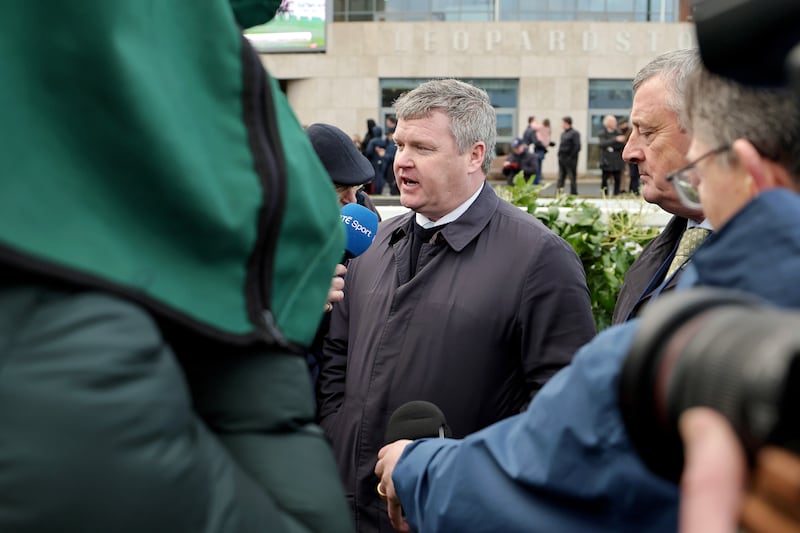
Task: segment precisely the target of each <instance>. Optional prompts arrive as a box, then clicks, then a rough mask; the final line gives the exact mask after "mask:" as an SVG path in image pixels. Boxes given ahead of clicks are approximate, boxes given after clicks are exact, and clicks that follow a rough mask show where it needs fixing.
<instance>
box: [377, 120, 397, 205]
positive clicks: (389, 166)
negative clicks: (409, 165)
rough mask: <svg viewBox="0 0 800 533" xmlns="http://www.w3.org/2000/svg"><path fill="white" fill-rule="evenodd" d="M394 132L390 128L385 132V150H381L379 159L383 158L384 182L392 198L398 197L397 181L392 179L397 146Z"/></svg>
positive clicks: (392, 128)
mask: <svg viewBox="0 0 800 533" xmlns="http://www.w3.org/2000/svg"><path fill="white" fill-rule="evenodd" d="M387 121H388V119H387ZM394 130H395V128H394V127H390V128H389V129H387V130H386V148H384V149H383V153H381V157H383V160H384V164H383V167H384V169H385V171H386V176H385V177H384V181H385V182H386V185H388V186H389V194H391V195H392V196H399V195H400V189H399V188H398V186H397V180H395V178H394V157H395V155H396V154H397V144H396V143H395V142H394ZM379 153H380V152H379Z"/></svg>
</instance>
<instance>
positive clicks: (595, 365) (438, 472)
mask: <svg viewBox="0 0 800 533" xmlns="http://www.w3.org/2000/svg"><path fill="white" fill-rule="evenodd" d="M689 87H690V90H689V92H688V94H687V97H686V102H687V103H686V109H687V110H688V113H687V116H688V117H689V123H688V125H689V126H690V127H691V131H692V134H693V138H692V141H691V145H690V147H689V151H688V155H689V156H690V157H691V158H692V160H693V161H694V164H693V165H690V167H689V168H684V169H682V170H681V171H679V172H677V173H676V174H675V175H674V177H673V178H672V179H671V180H669V182H670V183H672V184H674V185H673V186H676V187H680V188H681V189H682V190H681V192H680V193H677V194H680V197H681V198H686V199H687V203H689V204H690V205H687V206H686V207H693V206H696V202H695V200H696V199H697V198H699V199H701V200H702V207H703V210H704V212H705V213H706V214H707V216H708V219H709V222H711V223H712V224H713V225H714V227H715V228H716V232H715V234H714V235H713V236H712V237H711V238H709V239H708V240H707V241H706V242H705V243H704V245H703V246H702V247H701V248H700V250H699V251H698V252H697V254H696V255H695V257H694V258H693V260H692V263H691V264H690V265H689V266H688V268H687V271H686V273H685V275H684V277H683V280H682V281H681V285H682V286H683V285H686V286H688V285H698V286H707V287H727V288H734V289H738V290H741V291H745V292H749V293H752V294H754V295H756V296H759V297H761V298H764V299H765V300H767V301H769V302H771V303H772V304H774V305H776V306H779V307H791V308H797V307H800V286H798V284H797V283H794V277H795V276H796V273H797V272H800V232H798V231H797V227H798V224H799V223H800V220H798V218H799V217H800V215H799V213H800V195H798V191H800V149H799V148H798V147H800V108H799V107H798V104H799V103H800V102H798V101H797V99H796V97H795V96H794V95H792V94H789V93H787V92H786V91H781V90H767V89H748V88H744V87H742V86H740V85H738V84H736V83H733V82H728V81H724V80H722V79H720V78H717V77H715V76H713V75H711V74H709V73H708V72H706V71H705V70H702V71H699V72H697V73H695V74H694V75H693V77H692V78H691V79H690V80H689ZM733 111H735V112H733ZM775 124H781V125H782V127H781V128H780V129H778V128H775V127H774V125H775ZM639 328H640V323H639V321H638V320H631V321H629V322H627V323H625V324H621V325H618V326H616V327H612V328H609V329H608V330H606V331H604V332H602V333H600V334H599V335H598V336H597V337H596V338H595V339H594V340H593V341H591V342H590V343H589V344H587V345H586V346H584V347H583V348H582V349H581V350H580V351H579V352H578V353H577V354H576V356H575V358H574V359H573V362H572V364H571V365H570V366H569V367H566V368H565V369H563V370H561V371H560V372H559V373H558V374H556V375H555V376H554V377H553V379H551V380H550V381H549V382H548V383H547V384H546V385H545V386H544V387H543V388H542V390H541V391H539V394H538V395H537V396H536V397H535V398H534V399H533V401H532V402H531V404H530V406H529V407H528V409H527V410H526V412H524V413H522V414H520V415H517V416H515V417H513V418H509V419H507V420H504V421H501V422H498V423H497V424H494V425H492V426H490V427H488V428H486V429H484V430H481V431H479V432H477V433H474V434H472V435H469V436H467V437H466V438H464V439H462V440H453V439H424V440H420V441H414V442H412V441H397V442H395V443H392V444H390V445H387V446H386V447H384V448H383V449H381V451H380V452H379V456H378V462H377V465H376V468H375V472H376V475H378V477H380V479H381V485H382V487H383V489H384V492H385V493H386V494H387V496H386V497H387V501H388V505H389V513H390V516H391V518H392V521H393V523H394V524H395V525H396V526H397V527H399V528H401V530H403V529H404V528H407V527H408V525H409V524H410V525H411V526H413V527H414V529H416V530H424V531H467V530H468V531H473V532H480V531H509V532H510V531H531V530H538V531H615V532H618V531H671V532H672V531H676V530H677V527H678V505H679V491H678V486H677V485H676V484H674V483H672V482H669V481H666V480H665V479H663V478H660V477H657V476H656V475H655V474H653V473H652V472H650V471H649V470H648V469H647V468H646V467H645V466H644V464H643V463H642V462H641V460H640V459H639V457H638V456H637V454H636V452H635V451H634V449H633V447H632V444H631V442H630V440H629V437H628V433H627V431H626V429H625V426H624V423H623V420H622V416H621V413H620V408H619V400H618V382H619V377H620V371H621V369H622V366H623V364H624V362H625V358H626V356H627V354H628V353H629V351H630V348H631V345H632V342H633V339H634V337H635V336H636V334H637V333H638V331H639ZM755 355H756V354H754V356H755ZM696 420H697V419H696V418H695V421H696ZM692 481H693V480H692ZM687 482H688V481H687ZM498 509H503V510H504V511H503V512H497V510H498Z"/></svg>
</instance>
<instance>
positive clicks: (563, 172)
mask: <svg viewBox="0 0 800 533" xmlns="http://www.w3.org/2000/svg"><path fill="white" fill-rule="evenodd" d="M561 127H562V128H563V130H564V131H563V132H562V133H561V143H560V144H559V145H558V184H557V186H556V187H557V188H558V190H559V191H563V190H564V182H565V181H566V180H567V179H569V193H570V194H572V195H577V194H578V153H579V152H580V151H581V135H580V133H578V130H576V129H575V128H573V127H572V117H564V118H563V119H562V120H561Z"/></svg>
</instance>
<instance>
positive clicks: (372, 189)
mask: <svg viewBox="0 0 800 533" xmlns="http://www.w3.org/2000/svg"><path fill="white" fill-rule="evenodd" d="M388 145H389V143H388V141H387V139H386V138H385V137H384V136H383V129H382V128H381V127H380V126H375V127H374V128H372V138H371V139H370V140H369V142H368V143H367V147H366V149H365V150H364V155H365V156H366V158H367V159H369V161H370V163H372V167H373V168H374V169H375V179H373V180H372V183H371V184H370V185H369V187H368V188H369V193H370V194H383V187H384V186H385V185H386V181H385V179H386V158H385V155H386V149H387V147H388Z"/></svg>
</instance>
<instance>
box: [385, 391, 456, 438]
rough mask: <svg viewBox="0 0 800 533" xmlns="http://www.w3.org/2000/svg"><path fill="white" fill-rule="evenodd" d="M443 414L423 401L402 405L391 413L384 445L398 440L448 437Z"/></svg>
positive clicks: (447, 428)
mask: <svg viewBox="0 0 800 533" xmlns="http://www.w3.org/2000/svg"><path fill="white" fill-rule="evenodd" d="M450 436H451V432H450V428H449V427H448V426H447V420H446V419H445V417H444V413H442V410H441V409H439V408H438V407H437V406H436V405H434V404H432V403H431V402H426V401H424V400H415V401H412V402H408V403H404V404H403V405H401V406H400V407H398V408H397V409H395V411H394V412H393V413H392V416H391V418H389V423H388V424H387V426H386V439H385V440H386V443H389V442H394V441H396V440H399V439H411V440H414V439H421V438H426V437H450Z"/></svg>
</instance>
